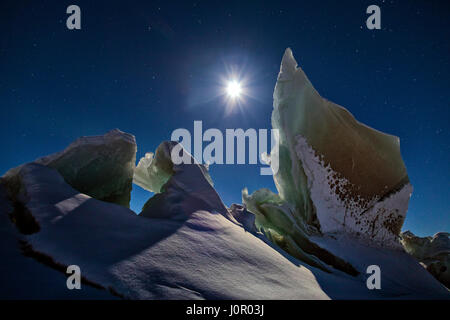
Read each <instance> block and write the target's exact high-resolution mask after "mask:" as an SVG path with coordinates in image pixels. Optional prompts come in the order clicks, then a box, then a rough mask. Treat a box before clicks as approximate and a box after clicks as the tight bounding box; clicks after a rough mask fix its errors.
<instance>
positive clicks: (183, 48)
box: [0, 0, 450, 236]
mask: <svg viewBox="0 0 450 320" xmlns="http://www.w3.org/2000/svg"><path fill="white" fill-rule="evenodd" d="M71 4H76V5H78V6H80V8H81V16H82V18H81V27H82V29H81V30H68V29H67V28H66V19H67V17H68V16H69V15H68V14H66V8H67V7H68V6H69V5H71ZM370 4H376V5H379V6H380V8H381V27H382V30H368V29H367V28H366V25H365V21H366V19H367V17H368V15H367V14H366V8H367V6H368V5H370ZM449 9H450V2H448V1H376V0H372V1H335V0H334V1H318V0H317V1H300V0H297V1H290V2H282V1H272V2H270V1H243V0H241V1H217V2H216V1H196V2H192V1H180V2H172V1H80V0H71V1H62V0H58V1H39V0H33V1H25V0H15V1H9V0H8V1H5V0H2V1H1V4H0V75H1V77H0V107H1V108H0V110H1V111H0V112H1V116H0V134H1V139H0V148H1V150H2V156H1V158H0V171H1V174H3V173H4V172H6V171H7V170H8V169H9V168H11V167H15V166H17V165H19V164H22V163H24V162H28V161H31V160H34V159H35V158H38V157H40V156H43V155H47V154H50V153H54V152H56V151H59V150H61V149H63V148H65V147H66V146H67V145H68V144H69V143H70V142H72V141H73V140H75V139H76V138H77V137H79V136H83V135H97V134H104V133H105V132H107V131H109V130H111V129H113V128H119V129H121V130H123V131H126V132H129V133H132V134H134V135H135V136H136V139H137V143H138V154H137V158H138V159H139V158H140V157H141V156H143V155H144V154H145V152H149V151H154V150H155V149H156V147H157V146H158V145H159V143H160V142H161V141H163V140H169V139H170V136H171V133H172V131H173V130H175V129H177V128H187V129H189V130H190V131H192V130H193V121H194V120H202V121H203V127H204V129H207V128H218V129H220V130H222V131H223V132H225V129H226V128H243V129H247V128H255V129H259V128H268V129H270V128H271V125H270V115H271V112H272V93H273V88H274V85H275V82H276V77H277V74H278V71H279V66H280V62H281V57H282V55H283V52H284V50H285V49H286V48H287V47H291V48H292V50H293V52H294V56H295V57H296V59H297V61H298V63H299V65H300V66H301V67H302V68H303V70H304V71H305V72H306V74H307V75H308V77H309V78H310V80H311V82H312V83H313V85H314V86H315V88H316V89H317V90H318V92H319V93H320V94H321V95H322V96H323V97H325V98H327V99H329V100H331V101H333V102H335V103H338V104H340V105H342V106H344V107H346V108H347V109H348V110H349V111H350V112H351V113H353V115H354V116H355V117H356V118H357V119H358V120H359V121H361V122H363V123H365V124H367V125H369V126H371V127H373V128H376V129H378V130H381V131H384V132H387V133H390V134H393V135H396V136H398V137H400V141H401V151H402V155H403V158H404V161H405V163H406V167H407V169H408V173H409V177H410V180H411V182H412V184H413V186H414V192H413V196H412V199H411V202H410V206H409V211H408V214H407V219H406V221H405V224H404V229H405V230H406V229H410V230H412V231H413V232H414V233H416V234H418V235H422V236H424V235H432V234H434V233H435V232H437V231H447V232H448V231H450V197H449V196H450V194H449V193H450V171H449V163H450V132H449V126H448V124H449V119H450V105H449V102H450V66H449V53H450V45H449V39H450V10H449ZM230 70H238V71H239V72H240V73H241V74H242V75H243V76H244V77H245V78H246V79H247V80H248V83H247V84H248V86H247V93H248V94H249V95H251V98H247V99H246V100H245V103H243V104H242V105H241V106H240V108H234V109H233V110H232V111H231V112H227V108H226V103H225V101H224V98H223V97H220V96H217V93H218V85H219V86H220V84H221V80H222V79H223V78H224V77H225V78H226V77H227V75H228V73H229V72H230ZM259 169H260V166H259V165H216V166H211V169H210V173H211V176H212V178H213V180H214V183H215V187H216V190H217V191H218V193H219V195H220V196H221V197H222V199H223V201H224V202H225V204H227V205H230V204H231V203H233V202H239V203H240V202H241V190H242V189H243V188H244V187H248V188H249V191H250V192H253V191H254V190H256V189H258V188H262V187H267V188H270V189H272V190H274V191H275V187H274V184H273V180H272V177H271V176H260V175H259ZM132 197H133V199H132V204H131V207H132V209H134V210H135V211H137V212H139V211H140V208H141V206H142V205H143V203H144V202H145V201H146V200H147V199H148V198H149V197H150V194H149V193H148V192H147V191H145V190H143V189H140V188H139V187H137V186H134V190H133V193H132Z"/></svg>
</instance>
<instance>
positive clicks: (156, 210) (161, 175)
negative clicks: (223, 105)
mask: <svg viewBox="0 0 450 320" xmlns="http://www.w3.org/2000/svg"><path fill="white" fill-rule="evenodd" d="M175 146H178V147H180V148H181V149H180V152H183V153H185V154H186V155H185V156H187V157H189V158H190V160H191V161H189V162H188V163H187V164H184V163H181V164H174V163H173V162H172V158H171V153H172V150H173V148H174V147H175ZM133 181H134V182H135V183H136V184H138V185H140V186H142V187H144V188H145V189H147V190H149V191H153V192H155V193H156V194H155V195H154V196H153V197H152V198H150V199H149V200H148V201H147V202H146V203H145V205H144V207H143V208H142V212H141V214H140V215H141V216H143V217H151V218H171V219H180V220H185V219H187V218H188V217H189V215H190V214H191V213H192V208H195V209H196V210H207V211H209V212H214V213H219V214H222V215H224V216H226V217H228V218H229V219H230V220H234V219H233V218H232V216H231V215H230V214H229V212H228V210H227V208H226V207H225V205H224V204H223V202H222V200H221V199H220V197H219V195H218V194H217V192H216V190H214V188H213V186H212V180H211V177H210V176H209V173H208V170H207V168H206V167H205V166H203V165H201V164H198V163H196V162H195V161H193V157H192V156H191V155H190V154H189V153H188V152H187V151H186V150H185V149H183V148H182V146H181V145H180V144H178V143H177V142H173V141H165V142H163V143H161V144H160V145H159V146H158V148H157V149H156V156H155V157H154V158H153V157H149V156H148V153H147V155H146V156H145V158H142V159H141V160H140V161H139V164H138V166H137V167H136V170H135V174H134V179H133Z"/></svg>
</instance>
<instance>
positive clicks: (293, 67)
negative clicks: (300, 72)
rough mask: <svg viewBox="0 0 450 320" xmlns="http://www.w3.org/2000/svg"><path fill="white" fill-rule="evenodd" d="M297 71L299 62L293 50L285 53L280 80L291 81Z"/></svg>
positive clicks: (288, 49) (279, 75) (289, 49)
mask: <svg viewBox="0 0 450 320" xmlns="http://www.w3.org/2000/svg"><path fill="white" fill-rule="evenodd" d="M296 71H297V61H295V58H294V55H293V54H292V50H291V48H287V49H286V51H284V55H283V60H281V67H280V73H279V74H278V80H291V79H292V77H293V76H294V74H295V72H296Z"/></svg>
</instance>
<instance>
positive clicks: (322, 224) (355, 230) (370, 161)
mask: <svg viewBox="0 0 450 320" xmlns="http://www.w3.org/2000/svg"><path fill="white" fill-rule="evenodd" d="M273 97H274V110H273V113H272V126H273V128H275V129H278V130H279V133H280V136H279V154H278V155H275V156H279V162H280V165H279V170H278V172H277V173H276V174H275V175H274V181H275V185H276V187H277V190H278V192H279V194H277V195H276V194H272V193H271V192H268V191H266V190H262V191H261V190H258V191H256V192H255V193H254V194H252V195H248V194H247V191H246V190H244V192H243V201H244V203H245V204H246V205H247V206H248V207H249V210H250V211H252V209H253V211H252V212H254V213H255V214H256V215H257V217H256V222H257V224H258V226H259V227H260V228H261V229H264V230H265V232H266V233H272V234H275V237H278V239H282V238H286V235H289V237H292V235H290V234H289V232H291V233H292V232H293V230H301V234H300V233H299V235H298V236H294V237H293V239H294V240H296V241H295V242H296V244H297V245H300V249H301V250H302V251H305V252H306V253H309V254H314V250H311V249H310V248H309V245H302V244H301V243H302V242H304V240H303V239H305V238H308V236H310V235H317V234H331V233H349V234H352V235H354V236H356V237H360V238H365V239H368V240H369V241H370V242H372V243H378V244H379V245H383V246H388V247H393V248H400V247H401V246H400V245H399V242H398V236H399V233H400V229H401V226H402V224H403V221H404V219H405V215H406V211H407V208H408V202H409V198H410V195H411V192H412V186H411V185H410V184H409V179H408V175H407V173H406V168H405V165H404V163H403V160H402V158H401V155H400V146H399V139H398V138H397V137H395V136H391V135H388V134H385V133H382V132H379V131H377V130H374V129H372V128H369V127H367V126H366V125H364V124H361V123H359V122H358V121H356V120H355V118H354V117H353V116H352V115H351V114H350V113H349V112H348V111H347V110H346V109H345V108H343V107H341V106H339V105H336V104H334V103H332V102H330V101H328V100H326V99H324V98H322V97H321V96H320V95H319V94H318V93H317V91H316V90H315V89H314V87H313V86H312V84H311V82H310V81H309V80H308V78H307V77H306V75H305V73H304V72H303V70H302V69H300V68H298V67H297V62H296V61H295V59H294V57H293V55H292V51H291V50H290V49H287V50H286V52H285V54H284V56H283V59H282V62H281V68H280V73H279V75H278V81H277V84H276V86H275V91H274V94H273ZM274 152H276V150H275V151H274ZM276 212H277V213H276ZM268 216H270V219H268ZM275 217H276V218H275ZM281 217H283V218H281ZM280 229H281V230H283V231H282V232H280ZM288 230H289V232H288ZM289 237H287V238H288V239H289ZM296 237H297V238H298V239H296ZM283 241H285V240H283ZM288 251H289V252H295V251H299V249H298V248H296V249H295V250H293V249H289V250H288Z"/></svg>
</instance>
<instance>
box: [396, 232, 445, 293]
mask: <svg viewBox="0 0 450 320" xmlns="http://www.w3.org/2000/svg"><path fill="white" fill-rule="evenodd" d="M401 242H402V244H403V247H404V248H405V250H406V252H408V253H409V254H411V255H412V256H413V257H414V258H416V259H417V260H419V261H420V263H421V264H422V265H423V266H424V267H425V268H426V269H427V270H428V271H429V272H430V273H431V274H432V275H433V276H434V277H435V278H436V279H438V280H439V281H440V282H442V283H443V284H444V285H445V286H446V287H447V288H450V233H448V232H438V233H436V234H435V235H434V236H432V237H423V238H422V237H418V236H416V235H414V233H412V232H411V231H405V232H402V234H401Z"/></svg>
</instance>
